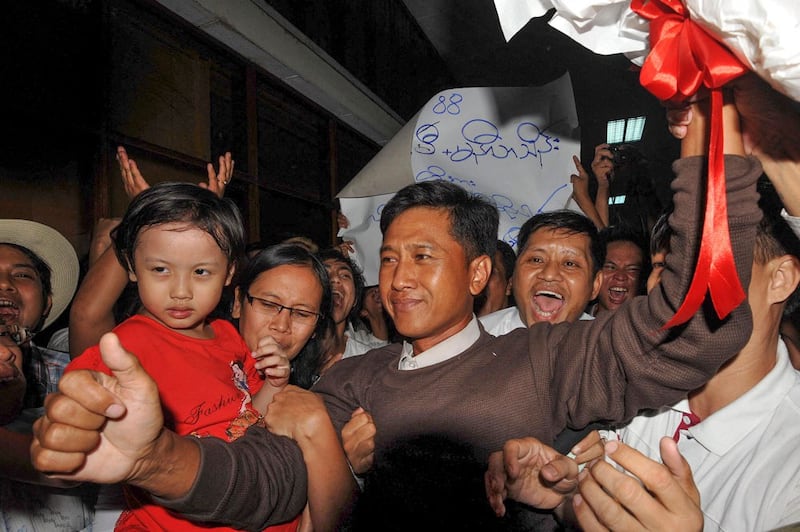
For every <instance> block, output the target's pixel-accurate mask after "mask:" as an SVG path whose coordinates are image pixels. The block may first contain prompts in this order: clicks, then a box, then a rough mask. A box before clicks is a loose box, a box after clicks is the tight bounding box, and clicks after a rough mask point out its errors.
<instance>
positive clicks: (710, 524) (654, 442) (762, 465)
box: [618, 341, 800, 532]
mask: <svg viewBox="0 0 800 532" xmlns="http://www.w3.org/2000/svg"><path fill="white" fill-rule="evenodd" d="M688 411H689V403H688V401H687V400H683V401H681V402H679V403H678V404H676V405H675V406H673V407H671V408H665V409H661V410H660V411H659V412H658V413H657V414H655V415H652V416H646V415H640V416H637V417H635V418H634V419H633V421H631V423H630V424H628V425H627V426H626V427H624V428H622V429H620V430H619V431H618V435H619V436H620V437H621V438H622V441H624V442H625V443H627V444H628V445H631V446H632V447H634V448H636V449H638V450H639V451H641V452H642V453H644V454H646V455H647V456H649V457H650V458H652V459H654V460H656V461H658V462H660V461H661V458H660V453H659V441H660V439H661V438H662V437H664V436H668V437H671V436H672V435H673V434H674V432H675V430H676V429H677V428H678V425H679V424H680V421H681V418H682V417H683V415H684V414H685V413H686V412H688ZM798 442H800V373H798V372H797V371H795V370H794V368H793V367H792V366H791V364H790V363H789V356H788V353H787V351H786V346H785V345H784V343H783V342H782V341H779V344H778V353H777V362H776V364H775V367H774V368H773V369H772V370H771V371H770V372H769V373H768V374H767V375H766V376H765V377H764V378H763V379H761V381H760V382H759V383H758V384H756V385H755V386H754V387H753V388H751V389H750V390H748V391H747V392H746V393H745V394H743V395H742V396H741V397H739V398H738V399H736V400H735V401H734V402H733V403H731V404H729V405H727V406H726V407H724V408H722V409H721V410H719V411H717V412H715V413H714V414H712V415H711V416H709V417H708V418H706V419H704V420H702V421H701V422H700V423H698V424H697V425H695V426H693V427H690V428H688V429H686V430H685V431H682V433H681V438H680V440H679V442H678V448H679V449H680V451H681V453H682V454H683V456H684V457H685V458H686V460H687V461H688V462H689V465H690V466H691V468H692V474H693V475H694V480H695V482H696V483H697V487H698V489H699V491H700V503H701V506H702V509H703V513H704V515H705V530H706V531H710V530H724V531H726V532H736V531H740V530H741V531H751V530H772V529H774V528H778V527H781V526H784V525H787V524H791V523H796V522H800V453H798V452H797V445H798Z"/></svg>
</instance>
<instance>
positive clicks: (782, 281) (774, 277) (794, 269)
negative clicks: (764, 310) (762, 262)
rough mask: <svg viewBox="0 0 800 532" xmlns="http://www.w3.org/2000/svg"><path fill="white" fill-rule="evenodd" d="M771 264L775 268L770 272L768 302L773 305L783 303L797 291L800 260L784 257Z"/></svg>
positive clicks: (799, 281) (788, 256)
mask: <svg viewBox="0 0 800 532" xmlns="http://www.w3.org/2000/svg"><path fill="white" fill-rule="evenodd" d="M770 262H772V263H773V264H774V266H773V267H772V268H771V272H770V279H769V295H768V298H767V301H768V303H769V304H770V305H772V304H774V303H783V302H784V301H786V300H787V299H789V296H791V295H792V294H793V293H794V291H795V290H796V289H797V285H798V283H800V260H798V258H797V257H795V256H793V255H783V256H781V257H777V258H775V259H772V261H770Z"/></svg>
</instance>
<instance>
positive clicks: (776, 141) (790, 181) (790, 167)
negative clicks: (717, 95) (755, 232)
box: [667, 74, 800, 217]
mask: <svg viewBox="0 0 800 532" xmlns="http://www.w3.org/2000/svg"><path fill="white" fill-rule="evenodd" d="M732 87H733V95H734V102H735V104H736V109H737V110H738V112H739V114H740V116H741V129H742V138H743V142H744V149H745V152H746V153H748V154H752V155H755V156H756V157H758V159H759V161H760V162H761V165H762V166H763V168H764V173H765V174H767V177H769V179H770V181H772V183H773V184H774V185H775V190H776V191H777V192H778V195H779V196H780V197H781V201H782V202H783V205H784V207H785V208H786V211H787V212H788V213H789V215H791V216H796V217H797V216H800V107H798V104H797V103H796V102H792V101H791V100H789V99H788V98H787V97H785V96H783V95H781V94H779V93H778V92H776V91H775V90H773V89H772V88H770V87H769V85H767V84H766V82H764V81H763V80H761V79H760V78H759V77H758V76H756V75H755V74H748V75H745V76H742V77H741V78H739V79H737V80H735V81H734V82H732ZM693 116H694V113H693V112H692V109H691V108H690V107H689V106H685V107H680V108H673V109H670V110H669V111H668V112H667V120H668V122H669V125H670V131H671V132H672V134H673V135H675V136H676V137H677V138H679V139H682V138H684V137H685V136H686V134H687V131H688V128H689V126H690V124H691V122H692V118H693Z"/></svg>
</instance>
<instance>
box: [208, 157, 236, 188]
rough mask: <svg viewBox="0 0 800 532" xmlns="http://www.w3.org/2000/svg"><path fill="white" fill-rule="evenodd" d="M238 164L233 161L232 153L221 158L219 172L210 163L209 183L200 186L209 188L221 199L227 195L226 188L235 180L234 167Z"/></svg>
mask: <svg viewBox="0 0 800 532" xmlns="http://www.w3.org/2000/svg"><path fill="white" fill-rule="evenodd" d="M235 164H236V162H235V161H234V160H233V159H231V152H229V151H227V152H225V155H220V156H219V171H218V172H217V171H215V170H214V165H213V164H211V163H208V164H207V165H206V171H207V172H208V183H200V186H201V187H203V188H207V189H208V190H210V191H211V192H213V193H214V194H216V195H217V196H219V197H220V198H221V197H223V196H224V195H225V187H227V186H228V184H229V183H230V182H231V179H233V167H234V165H235Z"/></svg>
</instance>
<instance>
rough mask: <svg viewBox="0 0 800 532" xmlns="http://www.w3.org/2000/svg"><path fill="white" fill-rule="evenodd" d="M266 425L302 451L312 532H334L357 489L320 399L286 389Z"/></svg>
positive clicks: (278, 398) (274, 404)
mask: <svg viewBox="0 0 800 532" xmlns="http://www.w3.org/2000/svg"><path fill="white" fill-rule="evenodd" d="M266 423H267V428H268V429H269V430H270V431H271V432H273V433H274V434H278V435H281V436H288V437H290V438H292V439H293V440H294V441H295V442H297V445H298V446H299V447H300V449H301V450H302V451H303V460H304V461H305V464H306V469H307V470H308V507H309V510H310V514H311V521H312V524H313V529H314V530H336V529H337V527H338V525H339V524H340V521H341V519H342V517H343V516H344V515H346V513H347V512H348V510H349V507H350V504H351V503H352V501H353V497H354V495H355V492H356V489H355V481H354V480H353V475H352V474H351V473H350V468H349V467H348V465H347V459H346V458H345V455H344V451H343V450H342V446H341V444H340V443H339V438H338V436H337V435H336V429H335V428H334V426H333V423H332V422H331V419H330V417H328V412H327V410H326V409H325V404H324V403H323V402H322V399H320V397H319V396H318V395H317V394H315V393H313V392H310V391H307V390H303V389H302V388H298V387H296V386H287V388H286V389H285V390H284V391H283V392H281V393H280V394H278V395H276V396H275V398H274V400H273V402H272V404H270V407H269V411H268V412H267V416H266Z"/></svg>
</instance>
